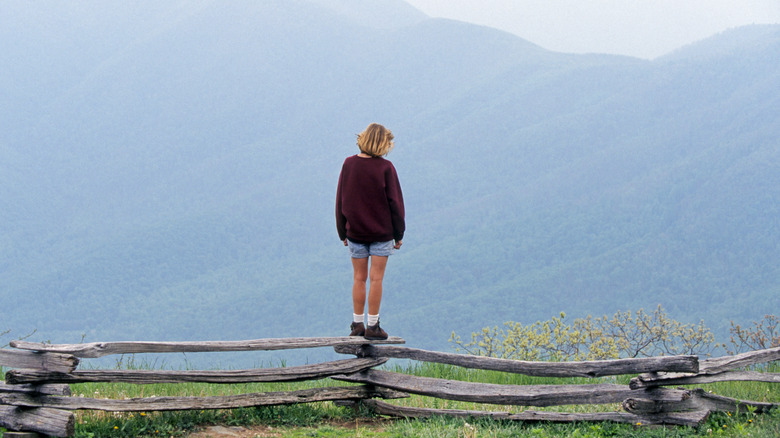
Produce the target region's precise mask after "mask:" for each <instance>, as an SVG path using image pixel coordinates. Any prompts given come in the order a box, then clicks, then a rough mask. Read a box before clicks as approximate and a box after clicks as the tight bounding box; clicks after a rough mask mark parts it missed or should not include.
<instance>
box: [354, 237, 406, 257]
mask: <svg viewBox="0 0 780 438" xmlns="http://www.w3.org/2000/svg"><path fill="white" fill-rule="evenodd" d="M347 246H348V247H349V254H350V255H351V256H352V258H353V259H364V258H366V257H368V256H370V255H375V256H382V257H389V256H391V255H393V251H395V248H393V241H392V240H388V241H387V242H372V243H355V242H353V241H351V240H349V239H347Z"/></svg>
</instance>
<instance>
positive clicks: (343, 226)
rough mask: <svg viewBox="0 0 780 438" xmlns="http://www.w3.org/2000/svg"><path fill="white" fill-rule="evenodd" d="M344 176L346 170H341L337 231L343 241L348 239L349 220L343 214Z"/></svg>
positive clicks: (338, 191)
mask: <svg viewBox="0 0 780 438" xmlns="http://www.w3.org/2000/svg"><path fill="white" fill-rule="evenodd" d="M343 174H344V169H343V168H342V169H341V174H339V184H338V187H337V188H336V231H337V232H338V233H339V240H341V241H343V240H344V239H346V238H347V218H346V217H345V216H344V213H342V209H341V201H342V194H341V190H342V187H341V181H342V176H343Z"/></svg>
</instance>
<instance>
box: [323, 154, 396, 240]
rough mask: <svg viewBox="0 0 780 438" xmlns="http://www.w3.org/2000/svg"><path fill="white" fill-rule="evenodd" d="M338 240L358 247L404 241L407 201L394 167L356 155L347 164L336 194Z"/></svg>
mask: <svg viewBox="0 0 780 438" xmlns="http://www.w3.org/2000/svg"><path fill="white" fill-rule="evenodd" d="M336 229H337V230H338V232H339V239H341V240H344V239H346V238H349V240H351V241H353V242H358V243H371V242H386V241H388V240H396V241H399V240H401V239H403V237H404V230H405V229H406V223H405V221H404V198H403V194H402V193H401V184H400V183H399V182H398V175H397V174H396V172H395V167H393V163H391V162H390V161H388V160H385V159H384V158H381V157H373V158H362V157H358V156H357V155H353V156H351V157H348V158H347V159H346V160H344V165H343V166H342V167H341V175H340V176H339V185H338V190H337V191H336Z"/></svg>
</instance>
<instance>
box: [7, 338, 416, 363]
mask: <svg viewBox="0 0 780 438" xmlns="http://www.w3.org/2000/svg"><path fill="white" fill-rule="evenodd" d="M404 342H406V341H404V340H403V339H402V338H399V337H397V336H390V337H389V338H387V339H385V340H378V341H371V340H368V339H365V338H363V337H362V336H341V337H323V338H266V339H254V340H246V341H193V342H142V341H128V342H92V343H86V344H43V343H39V342H27V341H11V342H10V343H9V345H10V346H11V347H13V348H18V349H21V350H33V351H42V352H53V353H64V354H71V355H73V356H76V357H83V358H98V357H103V356H106V355H110V354H133V353H199V352H219V351H258V350H290V349H297V348H318V347H334V346H337V345H363V344H403V343H404Z"/></svg>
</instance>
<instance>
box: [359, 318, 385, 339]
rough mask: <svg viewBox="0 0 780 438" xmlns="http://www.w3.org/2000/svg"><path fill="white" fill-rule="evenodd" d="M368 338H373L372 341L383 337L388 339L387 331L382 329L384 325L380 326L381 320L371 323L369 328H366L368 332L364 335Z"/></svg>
mask: <svg viewBox="0 0 780 438" xmlns="http://www.w3.org/2000/svg"><path fill="white" fill-rule="evenodd" d="M363 337H365V338H366V339H371V340H372V341H378V340H382V339H387V333H386V332H385V331H384V330H382V327H379V322H377V323H376V325H370V326H368V328H366V333H365V334H364V335H363Z"/></svg>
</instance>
